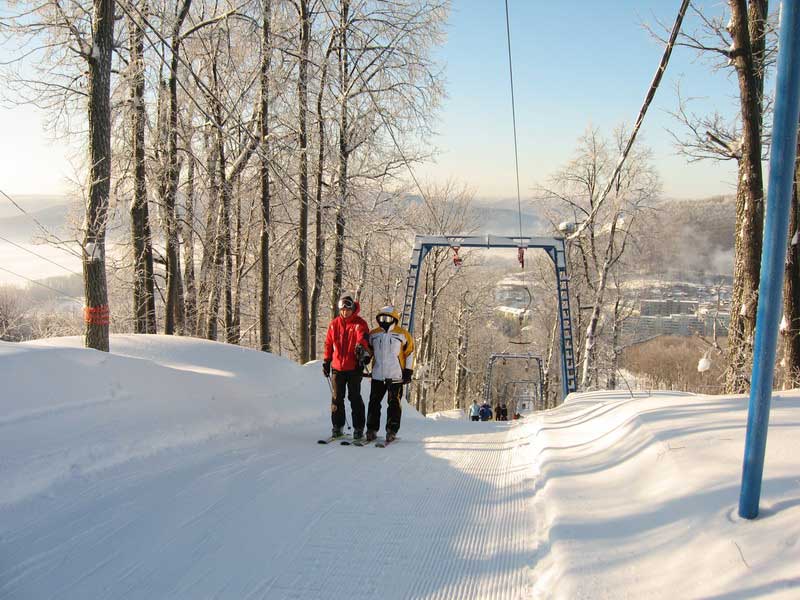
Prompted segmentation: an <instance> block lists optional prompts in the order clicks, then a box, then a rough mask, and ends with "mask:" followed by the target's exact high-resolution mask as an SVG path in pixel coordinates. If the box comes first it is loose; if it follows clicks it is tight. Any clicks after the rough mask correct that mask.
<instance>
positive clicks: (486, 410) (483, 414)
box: [478, 402, 492, 421]
mask: <svg viewBox="0 0 800 600" xmlns="http://www.w3.org/2000/svg"><path fill="white" fill-rule="evenodd" d="M478 415H479V416H480V418H481V421H489V420H491V418H492V407H491V406H489V403H488V402H484V403H483V405H482V406H481V410H480V412H479V413H478Z"/></svg>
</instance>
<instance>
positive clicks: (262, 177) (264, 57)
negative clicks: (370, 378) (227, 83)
mask: <svg viewBox="0 0 800 600" xmlns="http://www.w3.org/2000/svg"><path fill="white" fill-rule="evenodd" d="M271 10H272V7H271V3H270V0H265V2H264V14H263V21H262V25H261V114H260V122H259V136H260V137H261V165H260V170H259V182H260V185H261V235H260V237H259V255H260V257H261V273H260V275H261V280H260V294H259V303H258V326H259V332H260V337H259V346H260V348H261V350H262V351H263V352H270V351H271V350H272V339H271V338H272V331H271V329H270V320H269V312H270V311H269V270H270V269H269V268H270V255H269V225H270V189H269V67H270V58H271V56H272V48H271V43H272V42H271V40H270V28H271V16H272V15H271Z"/></svg>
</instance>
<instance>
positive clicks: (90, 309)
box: [82, 0, 114, 352]
mask: <svg viewBox="0 0 800 600" xmlns="http://www.w3.org/2000/svg"><path fill="white" fill-rule="evenodd" d="M93 10H94V15H93V19H92V21H93V22H92V31H93V32H94V39H93V40H92V54H91V56H90V57H88V63H89V64H88V67H89V74H88V96H89V105H88V121H89V201H88V204H87V206H86V225H85V227H86V231H85V232H84V238H83V261H82V262H83V281H84V293H85V297H86V307H85V309H84V321H85V323H86V330H85V345H86V347H88V348H94V349H96V350H102V351H104V352H108V323H109V308H108V288H107V285H106V260H105V243H106V219H107V216H108V196H109V189H110V182H111V98H110V95H111V51H112V44H113V40H114V0H94V7H93Z"/></svg>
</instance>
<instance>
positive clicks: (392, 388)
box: [367, 379, 403, 433]
mask: <svg viewBox="0 0 800 600" xmlns="http://www.w3.org/2000/svg"><path fill="white" fill-rule="evenodd" d="M387 393H388V397H389V407H388V409H387V410H386V431H392V432H394V433H397V432H398V431H399V430H400V417H401V416H402V413H403V409H402V408H401V407H400V398H402V397H403V384H402V383H400V382H399V381H398V382H393V381H392V380H391V379H389V380H387V381H379V380H376V379H373V380H372V386H371V387H370V390H369V413H368V415H367V429H369V430H370V431H378V430H379V429H380V428H381V404H382V403H383V396H384V394H387Z"/></svg>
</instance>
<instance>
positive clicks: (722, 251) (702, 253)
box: [640, 196, 736, 275]
mask: <svg viewBox="0 0 800 600" xmlns="http://www.w3.org/2000/svg"><path fill="white" fill-rule="evenodd" d="M735 202H736V200H735V198H734V197H732V196H716V197H712V198H705V199H700V200H664V201H663V202H662V203H660V204H659V205H658V206H657V207H656V208H655V210H654V211H653V212H652V213H650V214H648V215H647V216H646V217H645V221H644V230H645V234H644V235H643V236H642V239H643V240H645V241H644V242H643V243H642V246H641V248H640V251H641V253H640V257H641V258H640V260H641V268H642V270H644V271H647V272H650V273H661V272H667V271H673V270H684V271H699V272H707V273H718V274H722V275H730V274H732V272H733V245H734V233H735V227H736V207H735Z"/></svg>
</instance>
